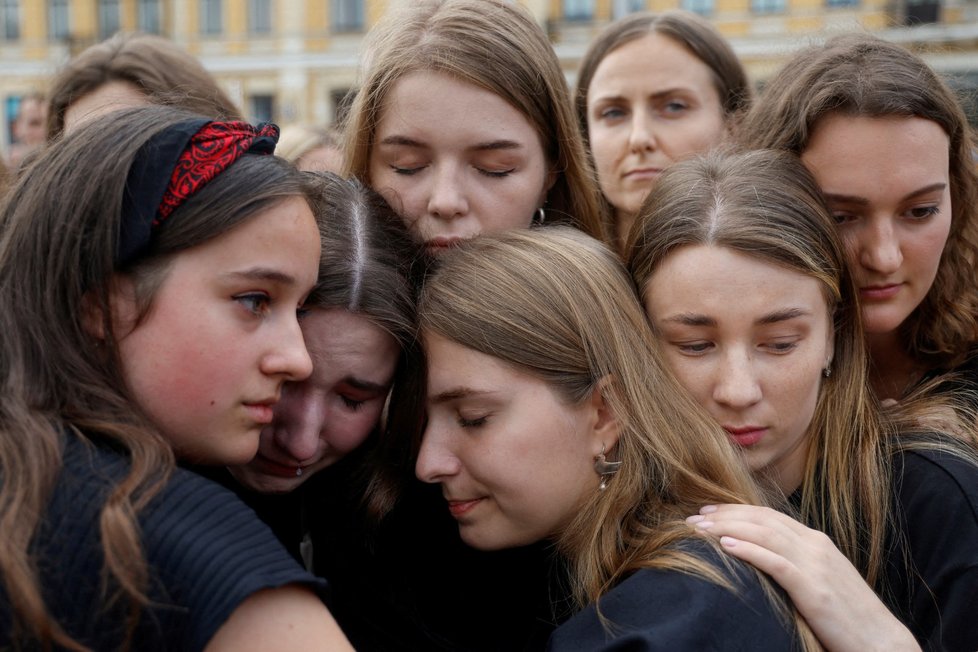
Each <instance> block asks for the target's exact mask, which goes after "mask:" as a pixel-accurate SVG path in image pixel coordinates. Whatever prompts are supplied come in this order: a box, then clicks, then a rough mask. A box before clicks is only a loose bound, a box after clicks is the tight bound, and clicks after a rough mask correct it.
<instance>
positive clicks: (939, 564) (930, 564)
mask: <svg viewBox="0 0 978 652" xmlns="http://www.w3.org/2000/svg"><path fill="white" fill-rule="evenodd" d="M901 462H902V464H901ZM894 469H895V473H896V472H897V471H901V472H900V473H897V474H896V477H895V482H896V483H897V487H896V489H897V490H896V492H895V493H896V496H895V497H896V499H897V513H896V517H897V523H898V536H899V542H898V550H899V552H900V554H899V555H896V556H895V557H894V558H892V559H891V560H890V561H889V566H888V569H887V570H888V577H889V578H890V582H891V584H890V588H892V589H893V590H894V592H895V595H896V604H895V605H894V606H895V611H897V612H898V615H900V616H901V617H902V618H903V619H904V621H905V622H906V623H907V625H908V626H909V627H910V629H911V631H912V632H913V633H914V635H915V636H916V637H917V639H918V642H919V643H920V644H921V647H923V648H924V649H925V650H952V651H953V650H962V651H967V652H974V651H975V650H978V468H976V467H974V466H972V465H971V464H969V463H967V462H965V461H963V460H961V459H958V458H955V457H953V456H951V455H948V454H946V453H936V452H931V451H916V452H908V453H905V454H903V455H901V456H900V458H899V460H898V462H897V463H896V464H895V466H894Z"/></svg>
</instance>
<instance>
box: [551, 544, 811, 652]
mask: <svg viewBox="0 0 978 652" xmlns="http://www.w3.org/2000/svg"><path fill="white" fill-rule="evenodd" d="M684 547H685V548H686V549H687V550H688V551H690V552H692V553H693V554H695V555H696V556H698V557H700V558H702V559H704V560H705V561H707V562H708V563H710V564H711V565H712V566H713V567H715V568H717V569H719V570H721V571H722V572H723V573H724V575H725V576H727V577H728V579H730V580H731V582H732V583H733V585H734V590H730V589H727V588H725V587H723V586H720V585H719V584H716V583H714V582H710V581H709V580H706V579H703V578H701V577H698V576H695V575H689V574H687V573H683V572H679V571H673V570H659V569H643V570H640V571H637V572H635V573H634V574H632V575H631V576H630V577H628V579H626V580H625V581H623V582H622V583H621V584H619V585H618V586H616V587H615V588H614V589H612V590H611V591H609V592H608V593H607V594H605V595H604V596H602V597H601V598H600V599H599V600H598V601H597V608H595V604H591V605H589V606H588V607H587V608H586V609H584V610H583V611H581V612H580V613H578V614H577V615H575V616H573V617H572V618H571V619H570V620H568V621H567V622H566V623H564V624H563V625H561V626H560V627H558V628H557V630H556V631H555V632H554V633H553V636H552V637H551V638H550V645H549V646H548V649H549V650H551V651H552V652H573V651H580V652H611V651H613V650H614V651H618V652H626V651H627V652H651V651H654V650H663V651H667V650H668V651H669V652H675V651H677V650H690V651H694V650H695V651H701V650H730V651H736V650H745V651H746V650H751V651H756V650H792V649H797V648H798V647H799V644H798V642H797V640H798V639H797V634H796V633H795V628H794V623H793V622H788V621H787V620H786V619H785V618H784V617H782V616H781V615H780V614H779V613H778V612H777V611H775V608H774V607H773V606H772V604H771V602H770V601H769V600H768V598H767V596H766V595H765V593H764V590H763V588H762V586H761V583H760V581H759V579H758V577H757V575H756V574H755V573H753V572H752V571H750V570H748V569H747V568H746V567H745V565H744V564H742V563H740V562H738V561H736V560H727V562H728V564H729V567H727V566H724V563H723V560H721V559H720V554H721V553H719V552H717V551H716V550H715V549H714V548H713V547H711V546H709V545H707V544H706V543H704V542H692V541H691V542H690V543H689V544H686V545H685V546H684ZM598 609H600V614H601V616H602V617H603V618H604V620H605V622H601V620H600V619H599V616H598Z"/></svg>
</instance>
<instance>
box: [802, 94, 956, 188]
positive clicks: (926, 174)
mask: <svg viewBox="0 0 978 652" xmlns="http://www.w3.org/2000/svg"><path fill="white" fill-rule="evenodd" d="M801 158H802V161H803V162H804V163H805V165H806V166H807V167H808V168H809V169H810V170H811V171H812V173H813V175H814V176H815V178H816V179H817V181H818V182H819V185H821V186H822V190H824V191H826V192H829V193H840V194H857V195H861V196H866V195H867V194H868V193H869V192H870V191H872V190H874V189H879V188H882V187H883V186H890V187H893V190H894V191H899V190H900V189H901V188H902V187H904V186H906V187H907V189H908V190H916V189H917V188H919V187H921V186H923V185H927V184H930V183H934V182H940V181H944V182H947V180H948V178H949V164H950V140H949V138H948V136H947V134H946V133H945V131H944V129H943V128H942V127H941V126H940V125H939V124H937V123H936V122H933V121H931V120H925V119H924V118H916V117H912V118H904V117H864V116H849V115H844V114H839V113H832V114H829V115H827V116H825V117H824V118H822V119H821V120H819V121H818V122H817V123H816V125H815V128H814V130H813V131H812V135H811V138H809V140H808V144H807V145H806V147H805V150H804V152H802V155H801ZM851 186H860V188H859V191H858V192H856V191H850V192H843V191H845V190H848V189H850V187H851Z"/></svg>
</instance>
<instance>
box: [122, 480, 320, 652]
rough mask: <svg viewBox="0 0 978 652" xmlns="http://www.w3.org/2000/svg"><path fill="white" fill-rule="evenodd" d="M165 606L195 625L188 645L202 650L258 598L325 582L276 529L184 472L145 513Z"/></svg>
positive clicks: (143, 518)
mask: <svg viewBox="0 0 978 652" xmlns="http://www.w3.org/2000/svg"><path fill="white" fill-rule="evenodd" d="M140 524H141V525H142V527H143V539H144V547H145V550H146V557H147V561H148V562H149V564H150V566H151V569H152V570H153V572H154V574H155V576H156V578H157V579H158V580H159V585H160V587H161V592H162V593H163V594H164V595H163V596H161V598H160V601H161V602H162V603H163V604H164V605H166V604H170V605H172V606H177V607H179V608H180V610H181V611H183V610H184V609H185V610H186V613H189V614H190V616H191V619H192V621H193V622H192V624H191V627H190V629H189V631H188V635H189V638H188V641H187V642H188V647H189V648H192V649H201V648H203V647H204V645H205V644H206V642H207V641H208V640H209V639H210V637H211V636H213V634H214V632H216V631H217V629H218V628H219V627H220V626H221V625H222V624H223V623H224V621H225V620H227V618H228V617H229V616H230V615H231V613H232V612H233V611H234V610H235V609H236V608H237V607H238V606H239V605H240V604H241V603H242V602H243V601H244V600H245V599H246V598H248V597H249V596H250V595H252V594H254V593H256V592H257V591H260V590H262V589H267V588H278V587H282V586H286V585H289V584H297V583H298V584H302V585H306V586H308V587H309V588H311V589H314V590H317V591H319V592H320V593H322V592H324V589H325V583H324V582H323V581H322V580H319V579H316V578H314V577H313V576H312V575H310V574H309V573H307V572H306V571H305V570H304V569H303V568H301V567H300V566H299V564H298V563H297V562H296V560H295V559H294V558H293V557H292V556H291V555H290V554H289V553H288V552H287V551H286V550H285V548H284V547H283V546H282V544H281V543H280V542H279V541H278V539H277V538H276V537H275V535H274V534H273V533H272V531H271V530H270V529H269V528H268V526H266V525H265V524H264V523H263V522H261V520H260V519H259V518H258V517H257V515H256V514H255V513H254V512H253V511H252V510H251V509H250V508H248V507H247V506H246V505H245V504H244V503H242V502H241V500H240V499H239V498H238V497H237V496H236V495H234V494H233V493H232V492H231V491H229V490H227V489H225V488H224V487H221V486H219V485H217V484H215V483H214V482H211V481H210V480H207V479H205V478H202V477H200V476H198V475H197V474H195V473H192V472H190V471H187V470H184V469H177V470H176V471H175V472H174V474H173V476H172V477H171V478H170V480H169V481H168V483H167V485H166V486H165V487H164V489H163V490H162V491H161V492H160V493H159V494H158V495H157V496H155V497H154V499H153V500H152V501H151V503H150V504H149V505H148V506H147V508H146V509H145V510H144V511H143V512H142V513H141V514H140Z"/></svg>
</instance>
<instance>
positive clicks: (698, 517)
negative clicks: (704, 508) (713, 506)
mask: <svg viewBox="0 0 978 652" xmlns="http://www.w3.org/2000/svg"><path fill="white" fill-rule="evenodd" d="M705 518H706V517H705V516H701V515H700V514H696V515H695V516H690V517H689V518H687V519H686V522H687V523H689V524H690V525H692V524H694V523H699V522H700V521H702V520H703V519H705Z"/></svg>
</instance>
